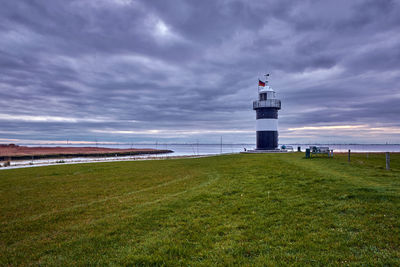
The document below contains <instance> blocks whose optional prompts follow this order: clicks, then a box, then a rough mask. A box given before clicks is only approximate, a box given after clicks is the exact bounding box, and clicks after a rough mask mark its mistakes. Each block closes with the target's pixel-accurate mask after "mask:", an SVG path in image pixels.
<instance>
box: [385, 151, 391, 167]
mask: <svg viewBox="0 0 400 267" xmlns="http://www.w3.org/2000/svg"><path fill="white" fill-rule="evenodd" d="M385 154H386V170H390V155H389V152H386V153H385Z"/></svg>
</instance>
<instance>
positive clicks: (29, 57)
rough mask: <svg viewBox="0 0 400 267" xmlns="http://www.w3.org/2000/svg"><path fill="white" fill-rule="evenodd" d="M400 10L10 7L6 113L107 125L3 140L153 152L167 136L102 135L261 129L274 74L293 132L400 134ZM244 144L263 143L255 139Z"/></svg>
mask: <svg viewBox="0 0 400 267" xmlns="http://www.w3.org/2000/svg"><path fill="white" fill-rule="evenodd" d="M127 3H128V2H127ZM399 11H400V8H399V4H398V3H397V2H395V1H351V2H349V1H340V3H336V2H335V3H326V2H321V1H303V2H297V3H295V2H293V1H267V2H265V1H251V2H249V1H196V2H195V1H178V2H174V4H171V3H170V2H167V1H161V0H160V1H132V2H131V4H126V5H121V3H117V2H116V1H112V0H104V1H50V2H48V3H47V2H46V3H44V2H41V1H8V2H5V3H4V4H3V7H2V9H1V10H0V67H1V72H0V107H1V113H3V114H9V115H10V116H11V117H12V116H16V115H33V116H50V115H51V116H59V117H63V116H64V117H73V118H95V119H97V118H98V119H99V120H100V121H101V120H104V121H103V122H99V121H97V122H87V121H86V122H75V123H71V122H68V123H67V122H62V121H59V122H54V121H49V122H43V121H40V122H39V121H31V122H27V121H21V120H15V121H10V120H0V123H1V126H0V138H17V137H21V138H22V137H23V138H25V139H41V138H46V139H50V140H58V139H61V140H64V139H65V136H69V138H75V139H81V140H87V139H93V136H94V135H96V136H97V137H96V138H99V139H104V140H107V141H121V140H131V139H135V140H138V141H140V140H154V138H161V139H162V138H163V137H162V135H160V136H159V137H157V136H156V135H151V136H146V135H145V134H132V135H124V136H121V135H118V134H109V135H107V134H106V133H102V132H101V131H98V132H97V133H96V130H115V131H118V130H120V131H133V130H137V131H140V130H141V131H143V130H149V129H162V130H168V131H169V133H170V132H171V131H174V130H177V131H178V130H196V129H197V130H201V129H202V130H205V129H211V130H223V129H227V130H229V129H231V130H241V131H246V130H252V129H253V127H254V112H253V111H252V110H251V103H252V100H253V99H254V98H256V94H257V88H256V85H257V78H258V77H257V75H259V74H262V73H264V72H271V73H272V76H271V85H272V86H273V87H274V88H275V89H276V90H277V91H278V93H280V97H281V98H282V101H283V109H282V111H281V112H280V115H281V119H280V125H281V127H282V130H285V129H286V128H290V127H293V126H301V125H307V126H310V125H324V124H329V125H344V124H354V123H359V124H371V125H374V124H377V122H380V123H381V125H383V126H384V125H397V118H396V115H395V114H398V112H399V110H398V108H397V106H398V105H397V103H398V97H397V98H396V97H394V98H391V97H390V96H391V95H394V94H396V93H398V88H399V87H398V84H399V82H400V81H399V78H398V77H399V75H398V74H399V71H398V70H399V67H400V61H399V60H398V59H399V57H400V50H399V49H398V47H399V46H398V44H399V42H400V39H399V36H398V34H397V29H398V27H399V24H400V19H399V16H397V14H398V13H399ZM310 73H311V74H312V75H307V74H310ZM302 75H303V76H302ZM296 77H304V78H303V79H302V80H299V79H298V78H296ZM321 77H322V78H321ZM324 77H325V78H324ZM279 85H282V86H281V87H280V86H279ZM377 90H378V91H379V93H377ZM388 99H389V100H388ZM374 102H375V103H377V104H376V105H373V103H374ZM313 110H314V111H313ZM315 110H319V111H318V112H315ZM132 120H134V121H136V122H135V123H132V122H131V121H132ZM7 131H8V132H10V131H12V132H14V133H18V134H14V135H12V134H7V133H6V132H7ZM2 132H3V133H2ZM95 133H96V134H95ZM216 136H218V134H200V135H198V136H196V137H194V136H186V137H184V140H182V142H185V141H188V138H189V139H190V138H200V139H201V138H203V139H204V140H203V141H204V142H208V141H210V140H209V138H215V137H216ZM321 136H323V133H321ZM179 138H180V137H179V134H177V135H176V136H175V137H171V135H170V134H169V135H168V137H165V140H166V141H168V140H175V141H177V140H179ZM185 138H186V139H185ZM230 138H231V140H232V141H235V142H254V135H252V134H246V133H238V134H232V135H231V136H230ZM321 138H322V137H321ZM399 138H400V137H399ZM283 141H284V140H283ZM378 141H379V140H378ZM378 141H377V142H378ZM399 142H400V139H399Z"/></svg>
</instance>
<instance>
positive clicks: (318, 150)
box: [310, 146, 333, 157]
mask: <svg viewBox="0 0 400 267" xmlns="http://www.w3.org/2000/svg"><path fill="white" fill-rule="evenodd" d="M310 152H311V154H310V157H311V155H317V154H327V155H328V157H333V149H329V147H326V146H310Z"/></svg>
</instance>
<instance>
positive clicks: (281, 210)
mask: <svg viewBox="0 0 400 267" xmlns="http://www.w3.org/2000/svg"><path fill="white" fill-rule="evenodd" d="M391 157H392V170H391V171H385V170H384V168H383V167H384V155H382V154H381V155H376V154H375V155H372V154H370V155H369V158H368V159H367V158H366V156H365V155H363V154H360V155H354V156H353V158H352V162H351V163H350V164H349V163H347V161H346V160H347V158H346V156H345V155H336V156H335V159H333V160H332V159H328V158H315V159H312V160H306V159H303V154H298V153H293V154H264V155H263V154H259V155H249V154H247V155H229V156H218V157H210V158H200V159H180V160H162V161H143V162H117V163H96V164H78V165H63V166H50V167H38V168H27V169H17V170H3V171H0V190H1V191H0V224H1V227H0V264H1V265H4V264H12V265H17V264H22V265H29V264H53V265H65V264H68V265H72V264H100V265H105V264H117V265H119V264H122V265H126V264H155V265H157V264H167V265H181V264H185V265H186V264H190V265H204V266H208V265H210V264H220V265H233V264H245V265H263V264H268V265H275V264H277V263H291V264H293V263H295V264H300V265H303V264H320V263H327V264H347V263H356V264H360V263H367V264H370V265H378V264H389V265H399V264H400V260H399V258H400V247H399V246H400V229H399V225H400V219H399V218H400V154H397V155H392V156H391Z"/></svg>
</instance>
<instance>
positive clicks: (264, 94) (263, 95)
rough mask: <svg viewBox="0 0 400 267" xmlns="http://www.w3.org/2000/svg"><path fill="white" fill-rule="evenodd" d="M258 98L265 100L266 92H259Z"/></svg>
mask: <svg viewBox="0 0 400 267" xmlns="http://www.w3.org/2000/svg"><path fill="white" fill-rule="evenodd" d="M260 100H261V101H262V100H267V94H266V93H262V94H260Z"/></svg>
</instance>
